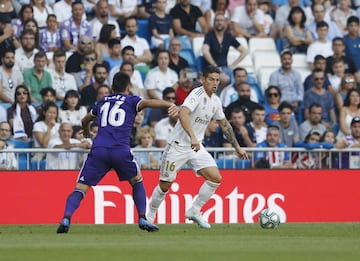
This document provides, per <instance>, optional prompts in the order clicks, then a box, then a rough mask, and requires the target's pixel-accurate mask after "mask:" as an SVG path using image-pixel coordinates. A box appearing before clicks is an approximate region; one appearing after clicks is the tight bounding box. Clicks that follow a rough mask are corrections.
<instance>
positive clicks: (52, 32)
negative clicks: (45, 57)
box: [39, 14, 62, 52]
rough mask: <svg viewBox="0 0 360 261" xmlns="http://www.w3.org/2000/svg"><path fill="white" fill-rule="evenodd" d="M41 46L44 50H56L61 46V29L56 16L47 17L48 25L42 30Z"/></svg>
mask: <svg viewBox="0 0 360 261" xmlns="http://www.w3.org/2000/svg"><path fill="white" fill-rule="evenodd" d="M39 37H40V39H39V42H40V48H41V49H42V50H43V51H44V52H55V51H56V50H58V49H60V48H61V44H62V43H61V36H60V29H59V28H58V24H57V22H56V16H55V15H53V14H50V15H48V17H47V19H46V27H45V28H44V29H43V30H41V31H40V36H39Z"/></svg>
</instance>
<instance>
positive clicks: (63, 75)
mask: <svg viewBox="0 0 360 261" xmlns="http://www.w3.org/2000/svg"><path fill="white" fill-rule="evenodd" d="M53 62H54V65H55V66H54V67H55V68H54V69H50V70H49V72H50V75H51V81H52V87H53V88H54V89H55V91H56V100H58V101H62V100H63V99H64V97H65V93H66V92H67V91H69V90H76V91H77V86H76V81H75V78H74V76H73V75H71V74H69V73H67V72H65V63H66V54H65V52H64V51H63V50H61V49H58V50H56V51H55V52H54V55H53Z"/></svg>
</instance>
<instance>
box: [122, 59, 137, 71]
mask: <svg viewBox="0 0 360 261" xmlns="http://www.w3.org/2000/svg"><path fill="white" fill-rule="evenodd" d="M125 65H130V66H131V69H132V70H133V71H134V64H133V63H131V62H129V61H123V63H122V64H121V65H120V71H122V69H123V68H124V66H125Z"/></svg>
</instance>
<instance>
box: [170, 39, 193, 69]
mask: <svg viewBox="0 0 360 261" xmlns="http://www.w3.org/2000/svg"><path fill="white" fill-rule="evenodd" d="M181 48H182V47H181V42H180V40H179V39H178V38H176V37H175V38H172V39H171V40H170V43H169V55H170V63H169V68H170V69H172V70H174V71H175V72H176V73H177V74H179V73H180V71H181V70H182V69H185V68H189V63H188V61H186V60H185V59H184V58H182V57H181V56H180V52H181Z"/></svg>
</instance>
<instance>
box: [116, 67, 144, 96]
mask: <svg viewBox="0 0 360 261" xmlns="http://www.w3.org/2000/svg"><path fill="white" fill-rule="evenodd" d="M120 71H121V72H124V73H126V74H127V75H129V76H130V81H131V87H130V93H131V94H132V95H137V96H142V97H148V95H147V92H146V90H145V87H144V84H143V81H142V78H141V74H140V72H139V71H138V70H135V69H134V65H133V64H132V63H131V62H128V61H124V62H123V63H122V64H121V66H120ZM114 74H115V73H114ZM114 74H113V75H114Z"/></svg>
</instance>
